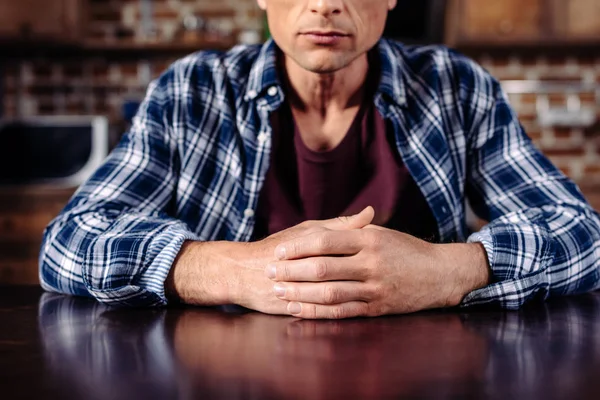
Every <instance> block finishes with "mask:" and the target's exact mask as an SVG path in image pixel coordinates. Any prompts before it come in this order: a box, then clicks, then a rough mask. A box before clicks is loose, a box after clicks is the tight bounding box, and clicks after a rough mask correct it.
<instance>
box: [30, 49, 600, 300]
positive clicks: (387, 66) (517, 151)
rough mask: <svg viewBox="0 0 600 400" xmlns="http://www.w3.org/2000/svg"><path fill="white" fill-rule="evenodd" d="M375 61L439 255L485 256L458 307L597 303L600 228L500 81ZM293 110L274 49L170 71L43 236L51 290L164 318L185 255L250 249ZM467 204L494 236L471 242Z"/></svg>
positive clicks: (431, 63) (454, 69) (436, 66)
mask: <svg viewBox="0 0 600 400" xmlns="http://www.w3.org/2000/svg"><path fill="white" fill-rule="evenodd" d="M375 51H377V52H379V55H380V60H381V80H380V84H379V87H378V89H377V92H376V94H375V98H374V102H375V106H376V108H377V110H378V111H379V112H380V113H381V115H382V116H383V117H384V118H385V119H386V120H388V121H389V122H390V126H392V127H393V130H394V134H395V139H396V147H397V150H398V152H399V154H400V156H401V157H402V159H403V161H404V163H405V164H406V166H407V168H408V169H409V171H410V173H411V174H412V176H413V177H414V178H415V181H416V182H417V184H418V185H419V187H420V189H421V191H422V192H423V194H424V196H425V198H426V200H427V202H428V203H429V205H430V207H431V209H432V211H433V214H434V216H435V218H436V220H437V223H438V228H439V238H440V240H441V242H445V243H449V242H464V241H469V242H481V243H483V245H484V246H485V249H486V250H487V254H488V257H489V262H490V265H491V268H492V271H493V283H492V284H491V285H489V286H488V287H485V288H483V289H480V290H477V291H474V292H472V293H470V294H468V295H467V296H466V298H465V299H464V301H463V303H462V304H463V305H464V306H470V305H476V304H484V303H492V304H497V305H500V306H502V307H505V308H510V309H515V308H518V307H519V306H521V305H522V304H524V303H525V302H526V301H528V300H531V299H534V298H539V299H544V298H547V297H548V296H556V295H564V294H573V293H581V292H586V291H590V290H594V289H597V288H599V287H600V218H599V215H598V214H597V213H596V212H595V211H594V210H593V209H592V208H591V207H590V205H589V204H588V203H587V202H586V201H585V200H584V198H583V196H582V195H581V193H580V191H579V189H578V188H577V187H576V186H575V184H573V183H572V182H571V181H570V180H569V179H567V178H566V177H565V176H564V175H563V174H562V173H561V172H560V171H559V170H557V169H556V168H555V167H554V166H553V165H552V164H551V163H550V162H549V161H548V160H547V159H546V158H545V157H544V156H543V155H542V154H541V153H540V152H539V151H538V150H537V149H536V148H535V147H534V145H533V144H532V143H531V141H530V139H529V138H528V137H527V135H526V134H525V132H524V131H523V129H522V127H521V126H520V124H519V122H518V120H517V117H516V115H515V113H514V112H513V110H512V109H511V108H510V106H509V105H508V104H507V99H506V97H505V95H504V94H503V92H502V90H501V88H500V86H499V84H498V82H497V81H495V80H494V79H493V78H492V77H491V76H490V75H489V74H488V73H486V72H485V71H484V70H483V69H482V68H480V67H479V66H477V65H476V64H474V63H473V62H471V61H469V60H468V59H466V58H464V57H462V56H460V55H458V54H455V53H453V52H452V51H450V50H448V49H446V48H444V47H438V46H435V47H434V46H432V47H412V46H405V45H402V44H399V43H396V42H392V41H388V40H381V41H380V42H379V43H378V46H377V48H376V49H375ZM284 101H285V93H284V90H283V86H282V82H281V80H280V79H279V78H278V74H277V67H276V45H275V44H274V42H272V41H269V42H267V43H266V44H265V45H264V46H238V47H236V48H234V49H232V50H231V51H229V52H227V53H221V52H199V53H196V54H193V55H190V56H188V57H186V58H184V59H182V60H180V61H178V62H176V63H175V64H173V65H172V66H171V67H170V68H169V70H168V71H166V72H165V73H164V74H163V75H162V76H161V77H160V78H159V79H157V80H156V81H154V82H153V83H152V84H151V85H150V87H149V89H148V93H147V97H146V99H145V100H144V102H143V104H142V106H141V107H140V110H139V111H138V114H137V116H136V117H135V119H134V123H133V126H132V128H131V130H130V132H128V133H127V134H126V135H125V136H124V137H123V140H122V141H121V143H120V144H119V145H118V147H117V148H116V149H115V150H114V151H113V152H112V153H111V155H110V156H109V157H108V158H107V160H106V162H105V163H104V164H103V165H102V166H101V167H100V168H99V169H98V170H97V171H96V173H95V174H94V175H93V176H92V177H91V178H90V179H89V180H88V181H87V182H86V183H85V184H84V185H83V186H82V187H81V188H79V190H78V191H77V193H76V194H75V195H74V197H73V198H72V199H71V200H70V202H69V204H68V205H67V206H66V208H65V209H64V210H63V211H62V213H61V214H60V215H59V216H58V217H57V218H56V219H55V220H54V221H53V222H52V223H51V224H50V225H49V226H48V228H47V229H46V231H45V233H44V242H43V245H42V249H41V254H40V278H41V282H42V286H43V287H44V288H45V289H46V290H50V291H56V292H62V293H69V294H75V295H84V296H93V297H95V298H96V299H98V300H99V301H102V302H106V303H109V304H119V305H130V306H153V305H164V304H166V302H167V300H166V298H165V294H164V282H165V279H166V277H167V275H168V273H169V270H170V268H171V265H172V264H173V262H174V260H175V257H176V255H177V253H178V252H179V250H180V248H181V245H182V243H183V242H184V241H185V240H199V241H213V240H228V241H248V240H250V237H251V235H252V231H253V228H254V222H255V220H254V218H255V217H254V210H256V207H257V201H258V197H259V192H260V190H261V187H262V185H263V183H264V180H265V175H266V172H267V169H268V168H269V155H270V150H271V129H272V128H271V126H270V123H269V116H270V113H272V112H273V111H275V110H277V109H278V108H279V107H280V106H281V105H282V103H283V102H284ZM465 199H468V200H469V202H470V204H471V206H472V208H473V210H474V211H475V212H476V214H477V215H478V216H480V217H481V218H483V219H484V220H486V221H491V222H490V223H489V225H487V226H485V227H484V228H483V229H482V230H481V231H479V232H476V233H474V234H472V235H470V236H468V233H467V232H468V231H467V226H466V223H465ZM440 268H443V266H440Z"/></svg>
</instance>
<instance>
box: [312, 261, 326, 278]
mask: <svg viewBox="0 0 600 400" xmlns="http://www.w3.org/2000/svg"><path fill="white" fill-rule="evenodd" d="M327 270H328V265H327V261H325V260H323V259H321V260H317V261H315V274H316V276H317V279H325V278H327V272H328V271H327Z"/></svg>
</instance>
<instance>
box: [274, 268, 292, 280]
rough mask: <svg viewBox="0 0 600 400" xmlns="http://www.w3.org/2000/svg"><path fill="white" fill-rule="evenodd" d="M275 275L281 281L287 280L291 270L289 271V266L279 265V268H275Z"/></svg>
mask: <svg viewBox="0 0 600 400" xmlns="http://www.w3.org/2000/svg"><path fill="white" fill-rule="evenodd" d="M277 275H279V276H278V278H279V279H280V280H282V281H289V280H290V277H291V272H290V268H289V267H288V266H287V265H285V264H284V265H281V266H280V267H279V268H277Z"/></svg>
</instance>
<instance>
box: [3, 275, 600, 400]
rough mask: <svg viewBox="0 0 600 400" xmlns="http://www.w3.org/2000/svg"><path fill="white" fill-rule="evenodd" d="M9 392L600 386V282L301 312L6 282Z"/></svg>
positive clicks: (226, 395)
mask: <svg viewBox="0 0 600 400" xmlns="http://www.w3.org/2000/svg"><path fill="white" fill-rule="evenodd" d="M0 398H1V399H14V398H44V399H135V398H143V399H172V398H180V399H220V398H222V399H237V398H243V399H277V398H285V399H354V398H356V399H359V398H365V399H385V398H433V399H471V398H472V399H484V398H490V399H503V400H504V399H519V398H522V399H538V398H539V399H599V398H600V293H594V294H590V295H583V296H578V297H570V298H562V299H555V300H551V301H549V302H547V303H538V304H533V305H531V306H528V307H526V308H525V309H523V310H521V311H518V312H508V311H500V310H492V309H487V310H485V309H479V310H470V311H467V310H452V311H435V312H426V313H419V314H413V315H405V316H394V317H385V318H375V319H355V320H346V321H302V320H297V319H294V318H290V317H276V316H268V315H262V314H258V313H251V312H246V311H243V310H241V309H238V308H235V307H225V308H211V309H206V308H168V309H154V310H152V309H114V308H113V309H111V308H107V307H105V306H103V305H101V304H98V303H95V302H93V301H90V300H87V299H82V298H74V297H67V296H60V295H55V294H49V293H45V294H44V293H43V292H42V290H41V289H39V288H35V287H14V286H13V287H10V286H9V287H6V286H5V287H0Z"/></svg>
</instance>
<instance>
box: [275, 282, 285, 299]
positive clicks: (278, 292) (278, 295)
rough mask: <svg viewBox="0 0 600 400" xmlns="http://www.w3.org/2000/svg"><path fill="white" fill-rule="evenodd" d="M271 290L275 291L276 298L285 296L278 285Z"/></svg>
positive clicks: (282, 289) (283, 290) (281, 287)
mask: <svg viewBox="0 0 600 400" xmlns="http://www.w3.org/2000/svg"><path fill="white" fill-rule="evenodd" d="M273 288H274V289H275V296H277V297H284V296H285V288H284V287H283V286H281V285H279V284H277V285H275V286H273Z"/></svg>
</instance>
